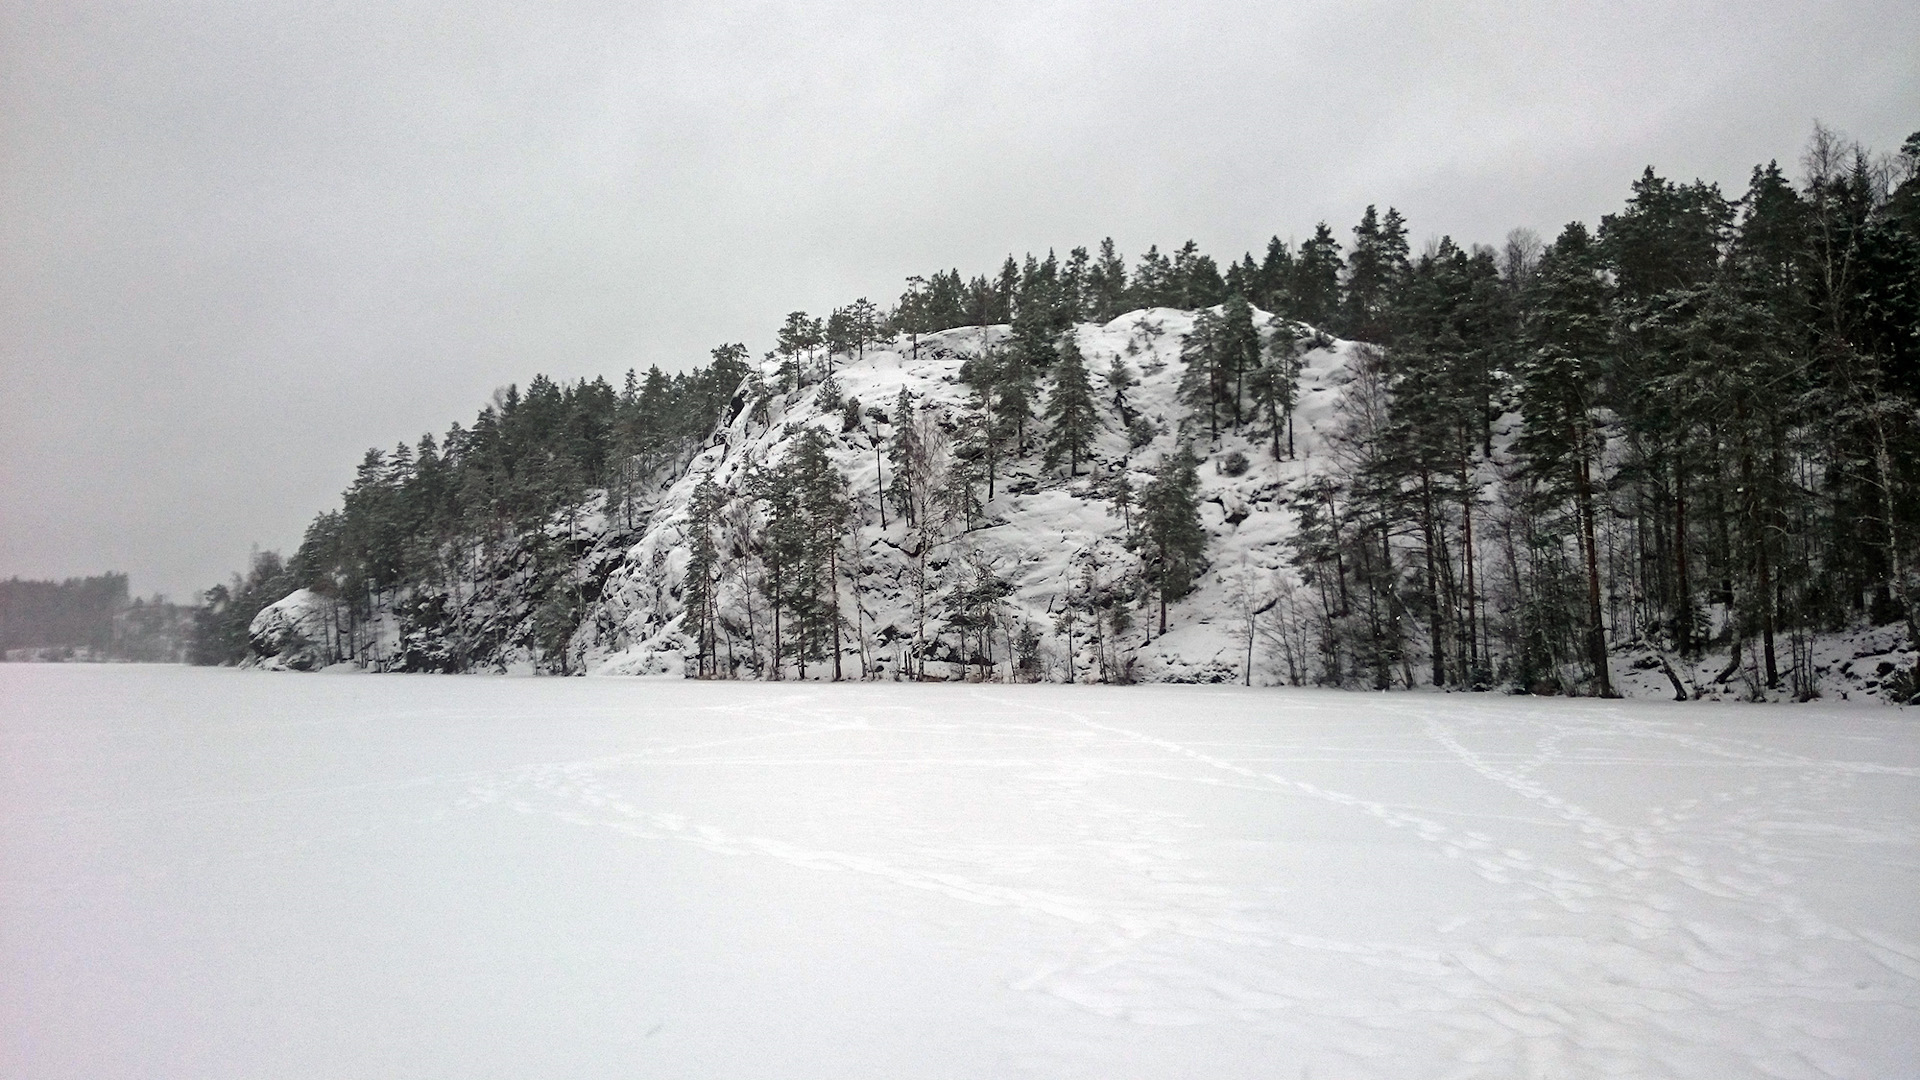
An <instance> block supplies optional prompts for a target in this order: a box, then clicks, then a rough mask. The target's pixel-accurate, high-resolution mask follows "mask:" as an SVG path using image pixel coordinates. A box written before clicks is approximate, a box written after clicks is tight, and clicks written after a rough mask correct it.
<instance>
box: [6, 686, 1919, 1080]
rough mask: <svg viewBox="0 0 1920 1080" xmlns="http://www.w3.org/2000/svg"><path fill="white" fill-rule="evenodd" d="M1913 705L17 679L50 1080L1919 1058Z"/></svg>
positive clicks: (16, 994)
mask: <svg viewBox="0 0 1920 1080" xmlns="http://www.w3.org/2000/svg"><path fill="white" fill-rule="evenodd" d="M1916 897H1920V736H1917V735H1916V732H1915V727H1914V720H1913V714H1912V713H1910V712H1908V711H1906V710H1880V709H1858V708H1847V707H1839V706H1786V705H1783V706H1779V707H1774V708H1766V709H1754V708H1750V707H1745V708H1743V707H1739V706H1731V705H1720V704H1715V703H1709V702H1695V703H1691V704H1687V705H1672V704H1667V703H1661V702H1653V701H1625V702H1621V701H1615V702H1601V701H1592V700H1577V701H1576V700H1564V699H1561V700H1548V701H1542V700H1538V699H1527V698H1510V697H1494V696H1485V695H1438V694H1394V695H1377V694H1376V695H1365V694H1353V693H1340V692H1330V691H1329V692H1321V691H1302V690H1277V689H1252V690H1248V689H1242V688H1238V687H1231V686H1136V687H1089V686H1057V685H1056V686H1005V685H962V684H947V685H937V686H928V685H912V684H886V683H881V684H872V683H870V684H821V683H806V684H797V683H700V682H690V681H679V680H674V681H655V680H631V679H523V678H495V677H478V676H475V677H453V678H446V677H432V676H343V675H329V674H322V675H317V676H313V677H310V678H306V679H287V678H278V677H272V676H266V675H260V674H254V673H248V672H236V671H230V670H207V669H189V668H176V667H137V666H114V667H110V668H102V667H93V666H48V665H0V1075H4V1076H7V1077H18V1078H36V1080H38V1078H49V1080H50V1078H57V1077H88V1078H100V1077H136V1076H137V1077H195V1078H221V1077H248V1078H253V1077H275V1076H287V1077H294V1076H300V1077H322V1076H326V1077H348V1076H365V1077H375V1076H382V1077H384V1076H408V1077H462V1078H466V1077H516V1078H519V1077H548V1076H552V1077H586V1076H592V1077H606V1076H645V1077H702V1078H706V1077H822V1078H826V1077H832V1078H849V1077H890V1078H891V1077H983V1076H1005V1077H1018V1076H1031V1077H1119V1076H1126V1077H1193V1076H1208V1077H1350V1078H1364V1077H1396V1078H1399V1077H1555V1078H1567V1077H1601V1076H1607V1077H1613V1076H1626V1077H1701V1078H1706V1077H1712V1078H1739V1077H1830V1076H1832V1077H1889V1076H1900V1075H1909V1076H1910V1075H1914V1070H1915V1062H1916V1061H1920V904H1916V903H1915V899H1916Z"/></svg>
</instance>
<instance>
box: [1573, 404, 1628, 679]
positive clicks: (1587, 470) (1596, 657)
mask: <svg viewBox="0 0 1920 1080" xmlns="http://www.w3.org/2000/svg"><path fill="white" fill-rule="evenodd" d="M1577 445H1578V446H1579V447H1580V459H1579V466H1578V469H1577V470H1576V475H1577V480H1576V484H1577V486H1578V498H1579V500H1580V541H1581V547H1582V548H1584V549H1585V550H1584V551H1583V552H1582V554H1583V555H1584V556H1585V558H1586V561H1587V658H1588V660H1590V661H1591V662H1592V664H1593V674H1594V677H1595V678H1596V679H1598V680H1599V683H1600V696H1601V697H1603V698H1612V697H1619V696H1620V695H1619V694H1618V693H1616V692H1615V691H1614V689H1613V678H1612V674H1611V673H1610V672H1609V671H1608V670H1607V636H1606V628H1605V627H1604V626H1603V625H1602V623H1601V618H1600V559H1599V555H1598V552H1597V551H1596V548H1597V546H1598V545H1597V543H1596V541H1595V538H1594V521H1593V519H1594V506H1593V474H1592V464H1591V462H1590V461H1589V460H1588V458H1587V452H1586V442H1585V440H1584V439H1581V440H1579V441H1578V443H1577Z"/></svg>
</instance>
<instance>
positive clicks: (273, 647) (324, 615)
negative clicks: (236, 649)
mask: <svg viewBox="0 0 1920 1080" xmlns="http://www.w3.org/2000/svg"><path fill="white" fill-rule="evenodd" d="M332 618H333V605H332V604H331V603H329V602H328V601H327V600H326V598H324V597H322V596H321V595H320V594H319V593H316V592H314V591H313V590H311V589H296V590H294V591H293V592H290V593H288V594H287V595H286V596H284V597H282V598H281V599H279V600H276V601H274V602H273V603H272V604H269V605H267V606H266V607H265V608H262V609H261V611H260V614H258V615H255V616H254V617H253V622H251V623H249V624H248V625H247V644H248V647H249V648H250V649H251V650H252V656H250V657H249V658H248V661H247V664H248V666H249V667H264V668H273V669H280V670H288V671H313V670H314V669H316V668H322V667H325V666H327V665H328V664H329V663H331V662H332V661H333V657H332V656H331V655H330V653H331V649H329V647H328V640H329V638H328V629H329V627H330V625H331V620H332Z"/></svg>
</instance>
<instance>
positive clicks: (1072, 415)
mask: <svg viewBox="0 0 1920 1080" xmlns="http://www.w3.org/2000/svg"><path fill="white" fill-rule="evenodd" d="M1046 418H1047V420H1048V422H1049V423H1050V424H1051V425H1052V426H1051V427H1050V428H1049V429H1048V432H1047V445H1046V457H1045V465H1046V467H1047V468H1049V469H1051V468H1055V467H1057V466H1058V465H1059V464H1060V459H1061V458H1062V457H1065V458H1066V459H1067V475H1068V476H1077V475H1079V473H1080V459H1081V458H1082V457H1083V456H1085V455H1086V453H1087V451H1088V450H1089V449H1090V448H1091V447H1092V446H1093V437H1094V435H1095V434H1097V433H1098V431H1099V424H1100V417H1099V413H1098V411H1097V410H1096V409H1095V407H1094V402H1093V383H1092V381H1091V380H1089V379H1088V378H1087V366H1086V361H1085V359H1084V358H1082V357H1081V355H1080V345H1079V342H1077V341H1076V340H1075V339H1074V335H1073V334H1072V333H1066V334H1062V335H1061V337H1060V359H1059V361H1058V362H1057V363H1056V364H1055V365H1054V369H1053V393H1052V394H1051V395H1049V396H1048V398H1047V410H1046Z"/></svg>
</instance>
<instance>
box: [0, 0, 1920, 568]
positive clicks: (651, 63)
mask: <svg viewBox="0 0 1920 1080" xmlns="http://www.w3.org/2000/svg"><path fill="white" fill-rule="evenodd" d="M1916 41H1920V9H1916V8H1915V7H1914V6H1913V5H1911V4H1902V3H1894V2H1886V0H1880V2H1863V3H1854V4H1827V5H1823V4H1811V3H1798V4H1795V3H1765V4H1733V3H1726V2H1721V3H1630V4H1623V5H1612V6H1609V7H1607V8H1605V9H1604V10H1602V9H1598V8H1592V7H1588V6H1585V5H1574V4H1567V3H1555V4H1544V5H1536V6H1533V7H1531V8H1530V9H1528V10H1525V11H1514V10H1512V9H1510V8H1509V7H1508V6H1507V5H1494V4H1491V3H1478V4H1471V5H1449V6H1448V8H1447V9H1446V10H1444V11H1440V10H1433V9H1430V8H1429V7H1428V6H1425V5H1418V4H1412V3H1366V4H1362V3H1323V4H1292V5H1284V6H1278V5H1260V4H1215V5H1197V4H1181V3H1159V4H1151V5H1149V4H1130V5H1119V4H1115V5H1087V4H1053V5H1046V6H1040V7H1035V6H1033V5H1027V4H1020V5H1014V4H1001V3H987V4H971V5H965V6H961V5H951V6H939V7H926V8H921V9H916V10H914V11H910V12H903V11H897V10H892V9H888V10H885V11H878V12H876V11H871V10H867V9H865V8H863V7H861V6H858V5H850V4H808V5H778V4H758V5H739V6H733V7H729V8H727V9H725V10H723V11H715V10H712V9H700V10H698V11H689V10H687V9H686V8H685V7H684V6H682V5H665V4H653V5H644V4H643V5H633V4H611V3H599V4H594V3H589V4H583V5H577V6H573V7H570V8H569V9H567V10H564V11H555V10H549V9H545V8H536V7H528V6H524V5H512V4H492V3H488V2H487V0H481V2H479V3H475V4H469V5H461V6H457V7H456V6H454V5H434V4H420V3H405V2H402V3H398V4H381V5H373V4H338V5H317V4H297V3H284V2H278V3H276V2H265V3H259V4H252V5H244V6H230V5H203V6H191V7H172V8H166V9H161V8H155V7H152V6H146V5H136V4H129V3H124V2H120V3H114V2H104V3H54V4H36V3H27V2H24V0H0V327H3V329H0V380H4V385H5V387H6V388H7V389H6V393H5V394H4V395H0V577H10V576H14V575H21V576H27V577H56V578H57V577H66V576H72V575H80V574H96V573H101V572H103V571H106V570H109V569H114V570H125V571H128V572H129V573H130V574H131V575H132V584H133V587H134V589H135V590H137V591H139V592H141V593H151V592H154V591H156V590H158V591H163V592H166V593H168V594H170V595H172V596H173V598H175V599H177V600H188V599H192V598H193V597H194V595H195V594H196V593H197V592H198V590H200V589H202V588H205V587H206V586H208V585H211V584H213V583H214V582H216V581H220V580H224V579H225V577H226V576H227V575H228V574H229V573H230V572H232V571H233V570H236V569H239V568H241V567H242V566H243V564H244V563H245V560H246V557H247V551H248V549H249V547H250V546H253V545H258V546H260V547H263V548H279V549H281V550H283V551H289V552H290V551H291V550H292V548H293V547H294V546H295V545H297V543H298V542H299V538H300V534H301V531H302V530H303V529H304V527H305V525H306V524H307V522H308V521H309V520H311V518H312V516H313V515H314V513H315V512H317V511H318V510H321V509H323V508H326V507H329V506H332V505H334V504H335V503H336V502H337V499H338V495H339V492H340V490H341V489H342V488H344V487H345V486H346V485H347V484H348V482H349V481H350V479H351V476H352V470H353V466H354V464H355V463H356V462H357V461H358V460H359V457H360V454H361V453H362V452H363V451H364V450H365V448H367V447H368V446H382V447H387V446H391V445H393V443H395V442H396V441H399V440H406V441H408V442H411V441H413V440H415V439H417V438H418V437H419V435H420V434H421V433H422V432H425V431H434V432H436V433H437V432H440V431H443V430H445V428H446V427H447V425H448V424H449V423H450V422H452V421H455V420H458V421H461V422H463V423H465V422H467V421H469V420H470V419H471V417H472V415H473V413H474V411H475V410H476V409H477V408H478V407H479V406H480V405H481V404H482V403H483V402H484V401H485V400H486V398H487V397H488V395H489V394H490V393H491V392H492V391H493V389H494V388H495V387H497V386H501V385H504V384H506V383H508V382H518V383H522V384H524V383H525V382H526V381H527V380H528V379H529V378H531V377H532V376H533V375H534V374H535V373H538V372H546V373H548V374H552V375H554V376H556V377H564V378H573V377H579V376H589V377H590V376H592V375H596V374H600V375H605V376H607V377H608V378H609V379H610V380H614V381H617V380H618V378H619V377H620V375H621V374H622V373H623V372H624V371H626V369H628V368H629V367H638V368H641V369H643V370H644V369H645V368H646V367H647V366H648V365H649V364H658V365H660V366H661V367H662V368H664V369H667V370H670V371H671V370H677V369H679V368H682V367H685V366H687V365H689V364H692V363H699V362H704V361H705V359H706V356H707V350H708V349H710V348H711V347H713V346H714V345H717V344H719V343H721V342H726V341H744V342H746V343H747V344H748V345H749V347H751V348H752V349H754V351H755V352H756V354H757V353H758V352H760V351H763V350H764V349H766V348H767V347H768V346H769V345H770V344H771V339H772V334H773V330H774V328H775V327H776V326H777V325H778V323H779V321H780V319H781V317H782V316H783V315H784V314H785V313H786V312H788V311H791V310H794V309H806V310H809V311H813V312H816V313H821V312H824V311H825V310H826V309H828V308H830V307H832V306H834V305H837V304H842V303H845V302H847V301H850V300H852V299H854V298H856V297H859V296H867V297H870V298H872V299H873V300H874V301H875V302H877V303H880V304H882V305H883V306H884V305H890V304H891V303H892V301H893V300H894V299H895V297H897V295H898V293H899V291H900V288H901V284H902V280H903V279H904V278H905V277H906V276H907V275H909V274H924V273H928V272H930V271H933V270H936V269H942V268H946V267H958V268H960V269H961V270H962V271H963V272H965V273H969V274H971V273H975V272H986V271H990V270H992V269H993V268H994V267H996V266H997V265H998V264H999V262H1000V260H1001V259H1002V258H1003V257H1004V256H1005V255H1006V254H1007V253H1009V252H1013V253H1022V252H1025V251H1029V250H1031V251H1036V252H1044V251H1045V250H1047V249H1049V248H1052V249H1055V250H1057V251H1059V252H1061V253H1062V254H1064V253H1065V252H1066V250H1067V249H1069V248H1071V247H1073V246H1075V245H1080V244H1085V245H1089V246H1091V245H1093V244H1096V243H1098V241H1099V240H1100V239H1101V238H1102V237H1103V236H1109V235H1110V236H1112V237H1113V238H1114V239H1115V241H1116V242H1117V243H1118V245H1119V246H1120V248H1121V250H1122V251H1123V252H1125V253H1126V255H1127V257H1128V261H1129V263H1130V264H1131V263H1132V261H1133V260H1134V258H1135V257H1137V255H1138V254H1139V253H1140V252H1141V251H1143V250H1145V248H1146V247H1147V246H1148V245H1149V244H1159V245H1161V247H1162V248H1163V249H1165V248H1167V247H1168V246H1170V245H1177V244H1179V243H1180V242H1181V241H1184V240H1186V239H1188V238H1189V237H1191V238H1193V239H1195V240H1197V241H1198V242H1199V244H1200V246H1201V247H1202V248H1203V249H1204V250H1206V251H1208V252H1209V253H1211V254H1213V255H1215V256H1216V257H1217V258H1221V259H1225V258H1228V257H1233V256H1237V255H1238V254H1239V253H1240V252H1242V251H1245V250H1249V249H1252V250H1256V251H1257V250H1259V249H1260V248H1261V247H1263V246H1264V244H1265V242H1266V239H1267V237H1268V236H1270V235H1273V234H1276V233H1277V234H1278V235H1280V236H1282V237H1295V238H1298V237H1301V236H1304V235H1307V234H1310V232H1311V230H1312V228H1313V226H1314V223H1315V222H1317V221H1320V220H1323V219H1324V220H1326V221H1327V222H1328V223H1330V224H1331V225H1332V226H1333V227H1334V229H1335V231H1336V233H1337V234H1338V235H1339V236H1340V237H1341V239H1342V240H1343V241H1344V240H1346V239H1347V237H1348V235H1349V234H1348V230H1349V229H1350V228H1351V226H1352V224H1353V223H1354V221H1356V220H1357V219H1358V218H1359V216H1360V213H1361V211H1362V210H1363V208H1364V207H1365V206H1366V205H1367V204H1369V203H1376V204H1379V205H1380V206H1382V207H1385V206H1386V205H1389V204H1390V205H1393V206H1396V207H1398V208H1399V209H1400V210H1401V212H1402V213H1404V214H1405V215H1406V216H1407V217H1408V219H1409V220H1410V223H1411V226H1412V234H1413V237H1414V240H1415V244H1416V247H1418V245H1419V244H1420V243H1422V242H1424V241H1425V240H1426V239H1428V238H1432V237H1437V236H1439V235H1441V234H1443V233H1445V234H1450V235H1452V236H1454V237H1455V238H1456V239H1458V240H1460V241H1462V242H1463V243H1466V242H1496V241H1498V240H1499V239H1500V238H1501V237H1502V236H1504V235H1505V234H1506V233H1507V231H1508V230H1510V229H1512V228H1515V227H1527V228H1532V229H1534V230H1536V231H1537V232H1540V233H1541V234H1543V235H1548V236H1550V235H1551V234H1552V233H1553V232H1555V231H1557V229H1558V228H1559V226H1560V225H1561V224H1563V223H1564V222H1566V221H1568V220H1572V219H1576V218H1578V219H1582V220H1586V221H1588V222H1595V221H1597V220H1598V218H1599V216H1600V215H1601V214H1604V213H1608V212H1611V211H1613V210H1615V209H1617V208H1618V206H1619V205H1620V203H1621V201H1622V200H1623V198H1624V197H1625V195H1626V192H1627V185H1628V184H1629V183H1630V182H1631V180H1632V179H1633V178H1634V177H1635V176H1636V175H1637V174H1638V172H1639V171H1640V169H1642V168H1643V167H1645V166H1647V165H1652V166H1653V167H1655V168H1656V169H1657V170H1658V171H1660V172H1661V173H1662V174H1663V175H1666V176H1670V177H1675V178H1680V179H1692V178H1694V177H1700V178H1703V179H1706V180H1710V181H1717V182H1718V183H1720V184H1721V185H1722V186H1723V187H1724V188H1726V189H1728V190H1729V191H1731V192H1735V193H1737V192H1738V191H1739V190H1740V189H1741V188H1743V187H1744V184H1745V182H1746V178H1747V174H1748V171H1749V170H1750V169H1751V168H1752V166H1754V165H1755V164H1758V163H1762V162H1765V161H1767V160H1769V159H1779V160H1780V161H1781V162H1782V164H1783V165H1789V166H1790V167H1791V165H1792V163H1793V162H1794V161H1795V159H1796V158H1797V155H1798V153H1799V151H1800V148H1801V146H1802V144H1803V143H1804V141H1805V139H1806V137H1807V135H1808V133H1809V132H1810V130H1811V129H1812V126H1813V123H1814V121H1815V119H1816V118H1817V119H1819V120H1821V121H1823V122H1825V123H1826V124H1828V125H1829V126H1831V127H1833V128H1835V129H1837V130H1839V131H1841V132H1843V133H1845V134H1847V135H1849V136H1852V137H1854V138H1857V139H1859V140H1860V141H1862V142H1863V143H1865V144H1866V145H1867V146H1869V147H1870V148H1873V149H1876V150H1882V151H1886V150H1892V149H1894V148H1895V147H1897V146H1898V145H1899V143H1900V141H1901V140H1902V139H1904V138H1905V137H1906V135H1908V134H1909V133H1911V132H1912V131H1913V130H1915V129H1916V128H1920V71H1916V65H1915V64H1914V63H1913V45H1914V43H1915V42H1916Z"/></svg>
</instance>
